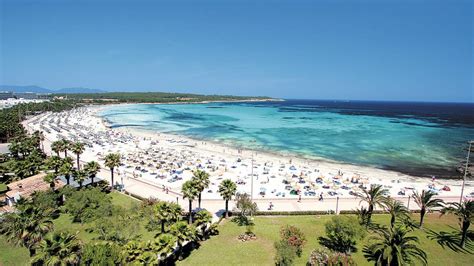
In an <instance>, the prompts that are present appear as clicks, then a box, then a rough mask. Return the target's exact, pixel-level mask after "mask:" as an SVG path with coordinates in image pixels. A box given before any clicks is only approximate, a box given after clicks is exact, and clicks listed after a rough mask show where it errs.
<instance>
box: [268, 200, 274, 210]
mask: <svg viewBox="0 0 474 266" xmlns="http://www.w3.org/2000/svg"><path fill="white" fill-rule="evenodd" d="M268 210H273V203H272V202H271V201H270V204H269V205H268Z"/></svg>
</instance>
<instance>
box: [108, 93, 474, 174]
mask: <svg viewBox="0 0 474 266" xmlns="http://www.w3.org/2000/svg"><path fill="white" fill-rule="evenodd" d="M101 115H102V116H103V117H104V118H105V119H107V120H108V121H109V123H110V124H111V126H112V127H135V128H140V129H145V130H151V131H155V132H164V133H172V134H182V135H186V136H188V137H192V138H196V139H203V140H213V141H220V142H224V143H226V144H230V145H234V146H237V147H243V148H258V149H263V150H269V151H276V152H284V153H294V154H298V155H301V156H307V157H314V158H322V159H329V160H334V161H339V162H345V163H351V164H357V165H365V166H373V167H378V168H383V169H392V170H397V171H400V172H405V173H410V174H418V175H427V176H431V175H436V176H444V177H448V176H456V175H458V174H457V173H456V171H455V169H456V167H458V165H459V162H460V161H461V160H463V159H464V157H465V153H466V151H465V148H466V143H467V141H468V140H470V139H474V104H451V103H399V102H363V101H351V102H344V101H316V100H287V101H284V102H250V103H209V104H166V105H165V104H160V105H153V104H133V105H115V106H109V107H107V108H105V109H104V110H103V111H102V112H101Z"/></svg>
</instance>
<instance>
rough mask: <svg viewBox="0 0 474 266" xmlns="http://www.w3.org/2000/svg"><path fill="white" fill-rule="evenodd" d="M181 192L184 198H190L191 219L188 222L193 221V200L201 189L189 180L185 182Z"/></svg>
mask: <svg viewBox="0 0 474 266" xmlns="http://www.w3.org/2000/svg"><path fill="white" fill-rule="evenodd" d="M181 192H182V193H183V198H184V199H186V198H187V199H188V200H189V220H188V223H189V224H192V223H193V213H192V211H193V206H192V205H193V200H195V199H196V197H197V195H198V194H199V190H198V189H197V186H196V184H195V183H194V182H193V181H191V180H189V181H186V182H184V183H183V186H182V188H181Z"/></svg>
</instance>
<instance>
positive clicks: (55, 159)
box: [46, 156, 63, 174]
mask: <svg viewBox="0 0 474 266" xmlns="http://www.w3.org/2000/svg"><path fill="white" fill-rule="evenodd" d="M62 164H63V161H62V159H61V157H59V156H51V157H49V158H48V159H47V160H46V168H48V169H50V170H54V172H55V173H56V174H57V173H58V170H59V167H61V165H62Z"/></svg>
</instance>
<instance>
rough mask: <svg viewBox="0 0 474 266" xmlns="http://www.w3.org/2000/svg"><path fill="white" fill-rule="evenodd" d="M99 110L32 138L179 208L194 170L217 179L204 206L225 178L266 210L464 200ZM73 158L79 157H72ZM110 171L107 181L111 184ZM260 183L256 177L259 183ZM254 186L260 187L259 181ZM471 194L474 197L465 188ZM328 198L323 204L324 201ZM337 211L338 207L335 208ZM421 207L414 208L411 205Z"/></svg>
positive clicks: (43, 126)
mask: <svg viewBox="0 0 474 266" xmlns="http://www.w3.org/2000/svg"><path fill="white" fill-rule="evenodd" d="M101 108H102V107H100V106H90V107H81V108H78V109H74V110H71V111H67V112H61V113H44V114H40V115H38V116H35V117H31V118H29V119H28V120H26V121H24V125H25V126H26V128H27V129H28V130H29V131H34V130H41V131H43V132H44V134H45V137H46V138H45V143H44V146H45V149H46V152H47V153H48V154H50V153H51V150H50V143H51V142H52V141H55V140H58V139H61V138H66V139H69V140H71V141H81V142H84V143H86V145H87V148H86V151H85V152H84V154H82V155H81V161H83V162H87V161H91V160H95V161H98V162H99V163H101V164H102V165H103V158H104V156H105V155H106V154H108V153H111V152H118V153H120V154H121V155H122V162H123V164H122V166H120V167H119V169H117V178H116V179H115V181H116V183H119V184H121V183H123V184H124V187H125V190H126V191H129V192H131V193H134V194H137V195H140V196H142V197H150V196H153V197H156V198H160V199H162V200H173V201H178V202H180V203H181V204H183V206H185V205H186V204H187V202H186V201H183V200H182V199H181V198H182V196H181V194H180V190H181V185H182V184H183V182H185V181H187V180H189V179H190V178H191V177H192V171H193V170H195V169H202V170H205V171H206V172H208V173H209V174H210V179H211V184H210V186H209V188H207V189H206V190H205V191H204V192H203V195H202V198H203V205H204V206H206V204H208V205H207V206H214V205H215V207H208V208H214V210H215V212H218V211H219V210H220V209H222V207H223V203H222V199H221V197H220V195H219V194H218V193H217V188H218V185H219V183H220V182H221V181H222V180H223V179H231V180H233V181H234V182H236V183H237V184H238V189H237V191H238V192H239V193H248V194H251V195H253V198H254V199H255V201H256V202H257V203H258V205H259V208H260V209H261V210H266V209H267V207H268V204H269V202H273V203H274V205H275V207H274V210H282V211H283V210H284V211H294V210H335V209H336V208H337V209H338V210H353V209H355V208H357V207H358V206H359V201H358V200H356V199H355V197H354V196H353V194H354V193H355V192H357V191H360V190H361V188H362V187H368V186H370V185H371V184H381V185H383V186H384V188H386V189H388V190H389V193H390V195H391V196H392V197H396V198H398V199H400V200H402V201H404V202H406V204H407V205H408V204H410V203H409V196H410V195H411V194H412V193H413V191H414V190H418V191H421V190H423V189H425V190H432V191H435V192H436V193H437V194H438V197H440V198H443V199H445V200H447V201H457V200H459V195H460V191H461V184H462V181H461V180H444V179H432V178H426V177H417V176H411V175H407V174H402V173H399V172H394V171H387V170H382V169H376V168H371V167H365V166H356V165H351V164H344V163H339V162H332V161H327V160H310V159H305V158H300V157H297V156H290V155H283V154H277V153H270V152H264V151H256V150H240V149H238V148H235V147H230V146H227V145H222V144H220V143H216V142H210V141H202V140H195V139H190V138H187V137H184V136H178V135H171V134H163V133H157V132H150V131H145V130H140V129H137V128H133V127H121V128H110V127H109V126H108V125H107V124H106V122H105V121H104V120H103V119H102V118H101V117H100V116H99V115H98V112H99V111H100V110H101ZM70 156H73V155H72V154H71V155H70ZM109 175H110V174H109V173H107V171H106V170H104V171H102V172H101V174H99V177H100V178H103V179H107V180H108V179H109ZM252 177H253V178H252ZM252 180H253V182H252ZM466 183H467V186H466V189H465V195H468V194H469V193H471V192H472V186H471V185H472V184H471V182H466ZM321 195H322V197H323V201H320V200H319V198H320V196H321ZM335 204H337V205H338V206H337V207H336V206H335ZM409 207H410V208H411V209H414V208H416V207H417V206H415V204H414V203H413V202H412V204H411V205H410V206H409Z"/></svg>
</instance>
